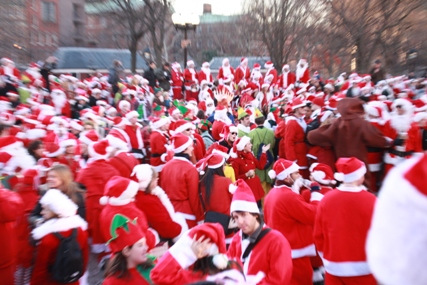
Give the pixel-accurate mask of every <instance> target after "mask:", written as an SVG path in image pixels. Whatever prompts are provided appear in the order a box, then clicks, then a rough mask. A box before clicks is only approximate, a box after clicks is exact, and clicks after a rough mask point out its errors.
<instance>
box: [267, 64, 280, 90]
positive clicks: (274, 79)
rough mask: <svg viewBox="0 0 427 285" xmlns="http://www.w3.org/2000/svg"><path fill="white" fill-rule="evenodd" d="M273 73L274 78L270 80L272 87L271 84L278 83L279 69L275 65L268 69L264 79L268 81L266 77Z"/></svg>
mask: <svg viewBox="0 0 427 285" xmlns="http://www.w3.org/2000/svg"><path fill="white" fill-rule="evenodd" d="M270 74H271V75H273V79H271V80H270V81H269V82H270V87H271V86H275V85H276V83H277V70H276V69H275V68H274V67H273V68H270V69H268V70H267V72H266V73H265V76H264V81H266V78H267V77H268V76H269V75H270Z"/></svg>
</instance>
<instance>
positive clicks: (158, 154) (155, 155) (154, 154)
mask: <svg viewBox="0 0 427 285" xmlns="http://www.w3.org/2000/svg"><path fill="white" fill-rule="evenodd" d="M161 156H162V153H152V154H151V157H161Z"/></svg>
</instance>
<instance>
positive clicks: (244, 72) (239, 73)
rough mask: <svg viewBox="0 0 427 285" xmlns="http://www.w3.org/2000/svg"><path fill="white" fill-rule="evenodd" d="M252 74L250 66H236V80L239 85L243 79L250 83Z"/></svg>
mask: <svg viewBox="0 0 427 285" xmlns="http://www.w3.org/2000/svg"><path fill="white" fill-rule="evenodd" d="M250 76H251V72H250V70H249V67H243V66H241V65H239V66H238V67H237V68H236V71H235V72H234V82H236V84H238V85H239V84H240V82H241V81H243V82H246V83H248V82H249V78H250Z"/></svg>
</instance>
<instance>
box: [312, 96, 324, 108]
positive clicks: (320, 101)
mask: <svg viewBox="0 0 427 285" xmlns="http://www.w3.org/2000/svg"><path fill="white" fill-rule="evenodd" d="M313 104H314V105H317V106H319V107H323V106H325V100H324V99H323V98H322V97H316V98H314V99H313Z"/></svg>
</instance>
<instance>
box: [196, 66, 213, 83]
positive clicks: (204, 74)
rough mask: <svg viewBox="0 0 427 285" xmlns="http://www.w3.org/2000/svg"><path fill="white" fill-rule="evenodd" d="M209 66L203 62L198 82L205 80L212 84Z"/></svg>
mask: <svg viewBox="0 0 427 285" xmlns="http://www.w3.org/2000/svg"><path fill="white" fill-rule="evenodd" d="M209 66H210V64H209V62H204V63H203V65H202V68H201V69H200V71H199V76H198V79H199V82H202V81H203V80H206V82H207V83H209V84H212V82H213V77H212V74H211V69H210V68H209Z"/></svg>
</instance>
